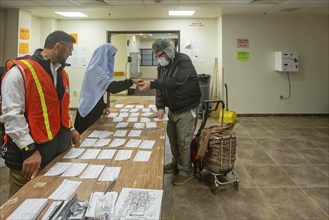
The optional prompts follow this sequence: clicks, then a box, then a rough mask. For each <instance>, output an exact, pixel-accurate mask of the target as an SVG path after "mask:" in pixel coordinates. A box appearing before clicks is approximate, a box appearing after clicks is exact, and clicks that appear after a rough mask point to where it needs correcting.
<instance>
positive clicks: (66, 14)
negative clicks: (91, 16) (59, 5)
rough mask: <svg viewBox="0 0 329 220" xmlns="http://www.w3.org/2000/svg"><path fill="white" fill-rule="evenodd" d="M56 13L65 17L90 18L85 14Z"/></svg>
mask: <svg viewBox="0 0 329 220" xmlns="http://www.w3.org/2000/svg"><path fill="white" fill-rule="evenodd" d="M55 13H56V14H59V15H62V16H64V17H88V15H86V14H83V13H81V12H67V11H65V12H64V11H56V12H55Z"/></svg>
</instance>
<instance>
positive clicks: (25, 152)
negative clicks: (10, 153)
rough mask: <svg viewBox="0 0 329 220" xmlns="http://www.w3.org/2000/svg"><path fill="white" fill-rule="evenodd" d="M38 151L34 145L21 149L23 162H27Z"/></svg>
mask: <svg viewBox="0 0 329 220" xmlns="http://www.w3.org/2000/svg"><path fill="white" fill-rule="evenodd" d="M37 150H38V149H37V147H36V146H35V144H34V143H32V144H29V145H27V146H26V147H24V148H23V149H21V151H22V159H23V161H24V160H26V159H27V158H29V157H30V156H31V155H32V154H33V153H34V152H36V151H37Z"/></svg>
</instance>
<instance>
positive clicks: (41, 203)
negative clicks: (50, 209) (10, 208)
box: [7, 199, 48, 220]
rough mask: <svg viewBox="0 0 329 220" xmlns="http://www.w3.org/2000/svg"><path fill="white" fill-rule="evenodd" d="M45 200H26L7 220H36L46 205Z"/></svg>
mask: <svg viewBox="0 0 329 220" xmlns="http://www.w3.org/2000/svg"><path fill="white" fill-rule="evenodd" d="M47 201H48V200H47V199H26V200H25V201H24V202H23V203H22V204H21V205H20V206H19V207H18V208H17V209H16V210H15V211H14V212H13V213H12V214H11V215H10V216H9V217H8V218H7V220H18V219H19V220H32V219H36V218H37V217H38V215H39V214H40V212H41V211H42V209H43V208H44V207H45V206H46V205H47Z"/></svg>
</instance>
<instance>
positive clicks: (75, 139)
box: [71, 130, 80, 144]
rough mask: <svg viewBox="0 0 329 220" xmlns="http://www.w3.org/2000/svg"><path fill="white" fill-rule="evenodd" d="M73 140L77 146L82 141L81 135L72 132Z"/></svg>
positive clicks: (75, 131) (74, 131)
mask: <svg viewBox="0 0 329 220" xmlns="http://www.w3.org/2000/svg"><path fill="white" fill-rule="evenodd" d="M71 138H72V143H73V144H77V143H79V141H80V134H79V132H78V131H77V130H72V131H71Z"/></svg>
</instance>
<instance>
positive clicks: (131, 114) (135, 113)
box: [130, 112, 140, 117]
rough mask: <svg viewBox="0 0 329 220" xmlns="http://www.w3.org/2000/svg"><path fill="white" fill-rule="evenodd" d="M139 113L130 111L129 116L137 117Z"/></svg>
mask: <svg viewBox="0 0 329 220" xmlns="http://www.w3.org/2000/svg"><path fill="white" fill-rule="evenodd" d="M139 115H140V113H139V112H134V113H130V117H138V116H139Z"/></svg>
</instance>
